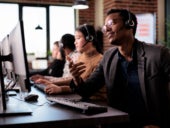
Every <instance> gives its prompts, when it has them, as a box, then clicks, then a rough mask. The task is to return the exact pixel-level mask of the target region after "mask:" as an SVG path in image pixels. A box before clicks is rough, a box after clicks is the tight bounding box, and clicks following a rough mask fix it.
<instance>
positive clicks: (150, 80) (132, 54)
mask: <svg viewBox="0 0 170 128" xmlns="http://www.w3.org/2000/svg"><path fill="white" fill-rule="evenodd" d="M136 27H137V20H136V17H135V15H134V14H133V13H131V12H129V11H127V10H125V9H111V10H110V11H109V12H108V13H107V16H106V19H105V25H104V27H103V31H104V33H105V34H106V36H107V38H108V40H109V42H110V43H111V44H112V45H114V46H115V47H113V48H111V49H109V50H108V51H106V52H105V54H104V57H103V60H102V61H101V63H100V64H99V66H98V68H97V69H96V71H95V72H94V73H93V74H92V75H91V76H90V78H88V79H87V80H86V81H83V80H82V79H81V77H80V74H81V73H82V72H83V70H84V66H83V65H82V64H81V63H77V64H74V63H72V62H70V72H71V73H72V75H73V81H72V83H71V84H70V87H71V88H72V90H73V91H75V92H77V93H78V94H80V95H81V96H82V97H90V96H91V95H92V94H93V93H94V92H96V90H98V89H99V88H101V87H102V86H103V85H106V88H107V96H108V102H109V105H110V106H112V107H114V108H117V109H120V110H122V111H125V112H127V113H128V114H129V118H130V124H129V125H130V126H127V125H125V126H124V127H126V128H127V127H130V128H132V127H134V128H167V127H168V126H169V123H168V122H169V119H170V118H169V116H170V103H169V102H170V99H169V95H170V94H169V88H168V85H170V51H169V50H168V49H167V48H165V47H162V46H157V45H152V44H146V43H144V42H141V41H138V40H137V39H135V36H134V35H135V33H136ZM168 118H169V119H168Z"/></svg>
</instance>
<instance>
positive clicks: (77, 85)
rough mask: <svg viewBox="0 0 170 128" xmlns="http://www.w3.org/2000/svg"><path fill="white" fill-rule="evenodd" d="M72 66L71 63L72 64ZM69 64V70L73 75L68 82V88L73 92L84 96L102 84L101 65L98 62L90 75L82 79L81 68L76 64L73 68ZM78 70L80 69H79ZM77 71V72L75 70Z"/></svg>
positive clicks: (93, 91) (88, 95) (89, 94)
mask: <svg viewBox="0 0 170 128" xmlns="http://www.w3.org/2000/svg"><path fill="white" fill-rule="evenodd" d="M72 66H73V65H72ZM72 66H70V72H71V73H72V75H73V76H74V77H73V78H74V79H73V80H72V82H71V83H70V88H71V89H72V91H73V92H76V93H78V94H79V95H81V96H82V97H84V98H88V97H90V96H92V95H93V94H94V93H95V92H97V91H98V90H99V89H100V88H101V87H102V86H103V85H104V75H103V66H102V64H100V65H99V66H98V67H97V68H96V70H95V71H94V72H93V73H92V74H91V75H90V77H89V78H88V79H87V80H86V81H83V80H82V78H81V77H80V74H81V68H80V67H77V68H76V66H75V65H74V66H75V67H74V68H73V67H72ZM79 70H80V71H79ZM75 71H77V73H76V72H75Z"/></svg>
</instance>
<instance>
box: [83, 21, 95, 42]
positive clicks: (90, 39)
mask: <svg viewBox="0 0 170 128" xmlns="http://www.w3.org/2000/svg"><path fill="white" fill-rule="evenodd" d="M83 26H84V28H85V30H86V32H87V36H86V37H85V39H86V41H87V42H92V41H93V39H94V37H93V36H92V35H90V33H89V31H88V28H87V25H86V24H84V25H83Z"/></svg>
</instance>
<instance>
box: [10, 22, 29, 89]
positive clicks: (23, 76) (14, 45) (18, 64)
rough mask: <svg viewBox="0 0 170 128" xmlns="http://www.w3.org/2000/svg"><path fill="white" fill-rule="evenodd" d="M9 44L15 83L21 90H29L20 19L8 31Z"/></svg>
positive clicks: (22, 28)
mask: <svg viewBox="0 0 170 128" xmlns="http://www.w3.org/2000/svg"><path fill="white" fill-rule="evenodd" d="M9 45H10V48H11V54H12V63H13V66H14V72H15V76H16V78H15V79H16V82H17V85H19V86H20V88H21V91H23V92H30V89H31V86H30V81H29V70H28V62H27V56H26V49H25V37H24V27H23V22H22V21H21V20H20V21H19V22H18V23H17V25H16V26H15V27H14V29H13V30H12V31H11V32H10V33H9Z"/></svg>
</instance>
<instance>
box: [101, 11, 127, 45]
mask: <svg viewBox="0 0 170 128" xmlns="http://www.w3.org/2000/svg"><path fill="white" fill-rule="evenodd" d="M103 32H104V33H105V34H106V37H107V38H108V39H109V42H110V43H111V44H113V45H118V46H119V45H121V44H122V42H124V40H125V38H126V32H127V29H126V28H125V25H124V22H123V20H122V17H121V16H119V13H112V14H110V15H108V16H107V17H106V19H105V24H104V26H103Z"/></svg>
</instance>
